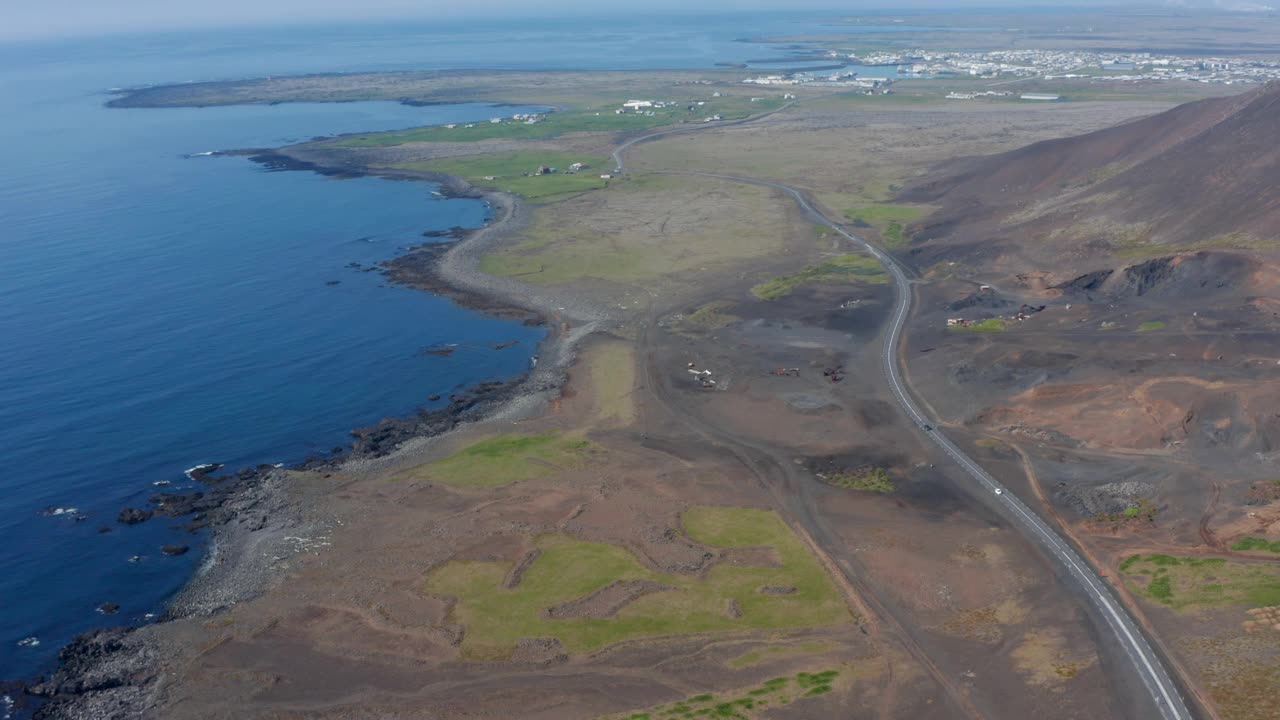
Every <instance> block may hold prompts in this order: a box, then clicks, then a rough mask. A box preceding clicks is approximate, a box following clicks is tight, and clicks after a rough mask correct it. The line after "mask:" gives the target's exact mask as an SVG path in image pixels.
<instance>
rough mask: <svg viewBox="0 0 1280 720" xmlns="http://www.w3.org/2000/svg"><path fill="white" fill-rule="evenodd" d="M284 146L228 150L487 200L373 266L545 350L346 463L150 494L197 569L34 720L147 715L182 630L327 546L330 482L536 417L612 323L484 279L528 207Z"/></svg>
mask: <svg viewBox="0 0 1280 720" xmlns="http://www.w3.org/2000/svg"><path fill="white" fill-rule="evenodd" d="M290 150H291V148H280V149H276V150H246V151H240V152H236V153H228V154H237V155H248V156H249V157H250V159H251V160H253V161H254V162H259V163H261V164H263V165H265V166H267V167H268V168H269V169H272V170H279V171H284V170H290V171H293V170H303V171H308V172H316V173H320V174H323V175H327V176H331V177H339V178H346V177H350V178H354V177H362V176H377V177H383V178H387V179H397V180H410V181H429V182H434V183H437V184H439V185H440V187H441V192H442V193H443V194H445V195H447V196H450V197H466V198H475V199H481V200H484V201H485V202H486V203H487V204H488V205H489V207H490V208H491V209H492V211H493V215H492V218H491V219H490V221H489V222H488V223H486V224H485V225H484V226H482V227H480V228H477V229H475V230H467V231H464V232H461V233H457V234H456V235H455V237H457V239H456V241H453V242H448V243H444V242H437V243H425V244H423V245H420V246H417V247H415V248H411V249H410V250H408V251H407V252H405V253H403V254H401V255H398V256H396V257H395V258H392V259H390V260H387V261H385V262H384V263H382V264H381V265H380V270H381V271H382V272H383V274H384V275H385V276H386V277H387V278H388V280H389V281H390V282H393V283H396V284H400V285H405V286H409V287H414V288H416V289H419V290H423V291H426V292H432V293H435V294H439V295H443V296H445V297H447V298H449V299H450V300H452V301H453V302H455V303H457V304H459V305H462V306H464V307H468V308H472V309H476V310H479V311H481V312H485V313H488V314H492V315H496V316H498V317H504V318H508V319H522V320H523V321H524V322H526V323H527V324H545V325H547V327H548V329H549V332H548V334H547V336H546V337H545V338H544V339H543V340H542V341H541V342H540V343H539V346H538V354H537V355H536V358H537V361H536V363H535V365H534V367H532V368H531V369H530V371H529V372H527V373H525V374H524V375H522V376H520V377H518V378H516V379H514V380H511V381H486V382H481V383H479V384H478V385H476V386H473V387H472V388H468V389H467V390H464V391H461V392H459V393H456V394H454V395H452V396H451V397H450V403H449V405H448V406H446V407H445V408H442V409H438V410H420V411H418V412H417V413H415V414H413V415H410V416H405V417H394V418H387V419H384V420H382V421H380V422H378V423H376V424H374V425H372V426H367V427H361V428H354V429H353V430H352V431H351V435H352V437H353V442H352V446H351V451H350V452H347V453H344V454H342V455H340V456H337V457H318V458H309V459H307V460H304V461H303V462H301V463H299V464H297V465H295V466H294V467H291V468H288V469H281V468H277V467H274V466H269V465H263V466H259V467H258V468H256V469H246V470H243V471H241V472H239V473H237V474H236V475H233V476H229V477H216V478H214V477H209V478H205V477H201V478H200V479H201V480H203V481H206V482H211V483H213V484H212V486H211V487H212V488H213V490H212V491H210V492H209V493H208V496H209V497H205V493H203V492H197V493H194V494H192V495H191V496H187V498H185V501H186V504H185V505H184V503H183V501H182V500H183V499H177V502H175V503H174V505H176V506H178V509H169V510H167V511H166V509H165V502H164V501H157V500H155V499H154V498H153V502H154V503H156V504H157V509H156V511H155V513H156V514H158V515H165V516H168V517H173V518H176V517H184V516H190V515H192V514H195V519H194V520H193V521H192V523H191V525H190V526H189V527H205V528H207V529H208V531H209V536H208V541H207V546H206V549H205V555H204V558H203V559H202V561H201V563H200V566H199V568H198V569H197V570H196V572H195V574H194V575H192V576H191V577H190V578H189V579H188V580H187V582H186V583H185V585H184V586H183V587H182V589H181V590H179V591H178V593H177V594H176V595H175V596H174V597H173V599H172V600H171V601H170V603H169V606H168V608H167V609H166V611H165V612H164V614H163V616H162V617H161V618H160V619H159V620H157V621H155V622H152V623H149V624H146V625H141V626H136V627H130V626H118V627H108V628H101V629H97V630H93V631H90V632H87V633H85V634H83V635H81V636H79V637H77V638H76V639H75V640H73V641H72V642H71V643H70V644H69V645H67V646H66V647H64V648H63V649H62V650H61V651H60V652H59V656H58V665H57V667H56V668H55V669H53V670H52V671H51V672H49V673H48V674H46V675H44V676H42V677H40V678H37V679H35V680H34V681H32V682H29V683H24V685H23V688H22V693H23V695H25V696H32V697H36V698H40V700H38V701H37V702H41V703H42V704H41V706H40V707H39V708H38V709H36V710H35V712H34V713H33V714H32V717H33V718H37V719H39V720H63V719H65V720H73V719H74V720H80V719H82V718H83V719H88V718H109V717H145V716H146V714H147V712H148V711H149V710H151V709H152V708H154V707H155V706H156V705H157V704H158V702H159V700H160V699H161V697H162V696H163V693H164V692H165V690H166V688H167V685H168V682H167V678H166V677H165V675H164V672H163V667H164V665H165V664H166V661H167V660H171V659H175V658H178V657H180V656H181V655H182V653H183V647H182V637H183V632H182V628H181V627H180V625H181V621H183V620H195V619H198V618H208V617H211V616H214V615H216V614H218V613H219V612H222V611H225V610H227V609H228V608H230V607H232V606H234V605H235V604H237V603H239V602H243V601H245V600H248V599H250V598H253V597H256V596H258V595H260V594H261V593H263V592H264V591H266V590H267V589H268V588H269V587H270V586H271V585H272V583H274V582H275V581H277V580H278V579H279V578H281V577H282V576H283V574H284V573H285V572H286V571H287V570H288V569H289V567H290V562H291V561H292V560H294V559H295V558H297V557H298V556H299V555H303V554H308V553H311V554H314V553H317V552H318V551H319V550H320V549H321V548H323V547H324V546H326V545H327V544H328V541H327V538H328V537H329V534H330V532H331V531H332V530H333V527H334V519H333V518H332V517H328V516H326V514H325V512H324V511H323V509H322V507H321V503H320V501H321V499H322V498H323V496H324V495H325V494H326V493H328V492H330V491H332V490H334V489H335V488H334V484H333V483H332V482H325V481H326V480H328V479H329V478H331V477H332V475H333V474H334V473H343V474H347V473H357V474H364V473H371V472H377V471H379V470H383V469H385V468H387V467H389V466H391V465H392V464H394V463H397V462H403V461H406V460H408V459H412V458H413V457H415V456H418V455H420V454H422V453H423V452H425V451H426V450H428V449H429V448H431V447H432V446H433V445H434V444H435V443H436V442H437V441H438V440H439V439H440V438H442V437H444V436H446V435H448V434H450V433H452V432H454V431H456V430H457V429H458V428H459V427H460V426H463V425H471V424H475V423H478V422H484V421H491V420H500V421H514V420H517V419H521V418H526V417H530V416H533V415H536V414H538V413H540V412H541V411H542V410H543V409H544V408H545V407H546V405H547V404H548V403H549V402H550V401H551V400H552V399H554V397H555V396H556V395H557V394H558V393H559V391H560V388H561V387H562V386H563V385H564V383H565V382H566V380H567V379H568V375H567V368H568V367H569V365H570V364H572V362H573V360H574V357H575V352H576V347H577V345H578V343H579V342H581V341H582V340H583V339H584V338H586V337H587V336H589V335H591V334H593V333H595V332H598V331H601V330H604V329H606V328H607V327H608V326H609V323H610V321H611V320H612V318H610V316H609V315H608V313H606V312H604V311H603V310H602V309H601V308H598V307H594V306H592V305H591V304H589V303H586V302H584V301H582V299H581V298H576V297H571V296H568V295H565V294H562V293H557V292H554V291H550V290H546V289H543V288H537V287H534V286H530V285H527V284H525V283H522V282H519V281H517V280H514V279H511V278H502V277H496V276H491V275H487V274H485V273H483V272H481V271H480V269H479V265H480V259H481V257H483V256H484V255H485V254H486V253H487V252H489V251H490V250H492V249H493V248H495V247H497V246H499V245H501V243H502V242H503V241H504V240H505V239H506V238H507V237H509V236H510V235H511V234H512V233H513V232H515V231H517V230H518V229H520V228H521V227H523V226H524V224H525V223H526V222H527V221H528V218H529V209H528V207H527V206H526V205H525V204H524V203H523V202H522V201H521V200H520V199H519V198H517V197H515V196H512V195H508V194H506V193H502V192H498V191H495V190H488V189H482V188H477V187H475V186H473V185H471V184H470V183H468V182H467V181H466V180H464V179H462V178H459V177H455V176H450V175H444V174H439V173H428V172H413V171H396V170H392V169H383V168H365V167H356V166H353V165H350V164H346V165H343V166H337V165H332V164H326V163H324V162H323V161H319V162H318V161H317V160H318V159H317V158H315V157H305V156H303V157H299V155H300V153H291V152H290ZM303 478H305V479H306V480H307V481H306V482H303V481H302V480H303ZM313 480H318V481H319V482H312V481H313ZM173 499H174V498H170V500H173ZM182 508H185V510H186V511H185V512H184V511H183V510H182ZM22 700H23V699H22V698H18V703H19V704H18V709H19V710H23V709H24V708H23V705H24V704H25V703H23V702H22Z"/></svg>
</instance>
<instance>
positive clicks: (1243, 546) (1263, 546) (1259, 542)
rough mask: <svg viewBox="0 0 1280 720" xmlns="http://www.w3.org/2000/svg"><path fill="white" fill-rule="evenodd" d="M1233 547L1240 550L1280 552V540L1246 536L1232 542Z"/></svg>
mask: <svg viewBox="0 0 1280 720" xmlns="http://www.w3.org/2000/svg"><path fill="white" fill-rule="evenodd" d="M1231 549H1232V550H1236V551H1239V552H1249V551H1251V550H1257V551H1261V552H1270V553H1280V540H1277V541H1274V542H1271V541H1268V540H1267V539H1266V538H1260V537H1244V538H1240V539H1239V540H1237V541H1235V542H1234V543H1232V544H1231Z"/></svg>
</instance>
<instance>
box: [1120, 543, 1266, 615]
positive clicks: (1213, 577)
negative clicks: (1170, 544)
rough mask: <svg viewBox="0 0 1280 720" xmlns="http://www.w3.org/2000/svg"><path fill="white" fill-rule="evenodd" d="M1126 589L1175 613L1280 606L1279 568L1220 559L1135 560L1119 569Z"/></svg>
mask: <svg viewBox="0 0 1280 720" xmlns="http://www.w3.org/2000/svg"><path fill="white" fill-rule="evenodd" d="M1120 572H1121V574H1122V575H1123V578H1124V581H1125V583H1126V584H1128V586H1129V587H1130V589H1132V590H1133V591H1134V592H1136V593H1138V594H1139V595H1142V596H1144V597H1146V598H1149V599H1151V600H1155V601H1156V602H1159V603H1162V604H1164V605H1168V606H1169V607H1170V608H1172V609H1174V610H1180V611H1181V610H1197V609H1200V608H1206V607H1217V606H1225V605H1249V606H1265V605H1277V604H1280V568H1277V567H1270V566H1265V565H1252V564H1246V563H1237V562H1231V561H1230V560H1226V559H1223V558H1204V557H1178V556H1173V555H1163V554H1156V555H1133V556H1131V557H1129V558H1126V559H1125V561H1124V562H1122V563H1121V564H1120Z"/></svg>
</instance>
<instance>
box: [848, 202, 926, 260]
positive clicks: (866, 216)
mask: <svg viewBox="0 0 1280 720" xmlns="http://www.w3.org/2000/svg"><path fill="white" fill-rule="evenodd" d="M924 213H925V209H924V208H918V207H911V206H909V205H866V206H864V207H859V208H854V209H853V210H846V211H845V213H844V214H845V216H846V217H848V218H849V219H850V220H852V221H853V222H854V224H857V225H863V226H867V227H873V228H876V229H877V230H879V231H880V236H881V237H882V238H884V243H885V245H886V246H888V247H890V248H895V249H896V248H900V247H903V246H904V245H906V244H907V237H906V234H905V233H906V226H907V224H908V223H910V222H912V221H914V220H917V219H919V218H920V216H922V215H924Z"/></svg>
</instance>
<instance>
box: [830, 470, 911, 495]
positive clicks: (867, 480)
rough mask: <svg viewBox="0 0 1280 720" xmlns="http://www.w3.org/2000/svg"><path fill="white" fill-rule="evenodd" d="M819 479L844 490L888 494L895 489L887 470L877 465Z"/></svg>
mask: <svg viewBox="0 0 1280 720" xmlns="http://www.w3.org/2000/svg"><path fill="white" fill-rule="evenodd" d="M820 479H821V480H822V481H823V482H824V483H826V484H828V485H831V486H833V487H838V488H843V489H845V490H861V491H863V492H874V493H884V494H888V493H891V492H893V491H894V489H895V486H894V484H893V478H892V477H890V475H889V471H888V470H885V469H884V468H879V467H865V468H858V469H856V470H849V471H847V472H839V473H834V474H829V475H823V476H821V478H820Z"/></svg>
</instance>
